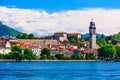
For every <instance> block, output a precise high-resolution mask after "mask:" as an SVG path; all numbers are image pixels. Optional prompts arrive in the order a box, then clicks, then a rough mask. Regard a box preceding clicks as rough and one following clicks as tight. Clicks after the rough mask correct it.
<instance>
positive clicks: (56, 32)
mask: <svg viewBox="0 0 120 80" xmlns="http://www.w3.org/2000/svg"><path fill="white" fill-rule="evenodd" d="M54 34H67V33H66V32H55V33H54Z"/></svg>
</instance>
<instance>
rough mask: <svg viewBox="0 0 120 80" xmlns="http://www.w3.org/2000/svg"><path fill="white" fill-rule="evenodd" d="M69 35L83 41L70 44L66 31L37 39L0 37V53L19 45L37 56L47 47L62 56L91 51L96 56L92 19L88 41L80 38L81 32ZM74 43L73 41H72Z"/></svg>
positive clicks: (7, 51)
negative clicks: (77, 43) (78, 43)
mask: <svg viewBox="0 0 120 80" xmlns="http://www.w3.org/2000/svg"><path fill="white" fill-rule="evenodd" d="M69 35H71V36H74V38H75V39H76V40H77V41H78V42H81V43H83V44H84V45H82V46H79V45H78V46H77V45H73V44H70V41H69V40H68V33H66V32H55V33H54V35H53V36H50V37H42V38H39V39H18V38H17V39H1V40H0V53H1V54H8V53H9V52H11V47H12V46H14V45H18V46H20V47H21V49H22V52H24V50H25V49H30V50H32V51H33V53H34V55H35V56H37V57H39V56H40V54H41V50H42V49H44V48H48V49H49V50H50V51H51V55H52V56H55V55H56V54H58V53H59V54H63V55H64V56H72V55H79V54H80V55H82V56H83V57H85V56H86V53H88V54H89V53H93V54H94V56H95V57H96V58H97V57H98V47H97V45H96V27H95V23H94V22H93V21H91V22H90V26H89V36H90V38H89V42H88V41H84V40H83V41H82V40H81V33H79V32H73V33H69ZM73 43H74V42H73Z"/></svg>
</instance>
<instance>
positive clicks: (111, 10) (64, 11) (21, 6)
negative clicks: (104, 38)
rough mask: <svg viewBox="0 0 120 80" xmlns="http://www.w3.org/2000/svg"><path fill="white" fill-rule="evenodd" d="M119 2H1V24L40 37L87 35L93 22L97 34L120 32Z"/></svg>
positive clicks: (114, 0) (49, 0)
mask: <svg viewBox="0 0 120 80" xmlns="http://www.w3.org/2000/svg"><path fill="white" fill-rule="evenodd" d="M119 3H120V0H0V21H2V22H3V23H4V24H6V25H9V26H11V27H12V28H14V29H17V30H19V31H21V32H26V33H34V34H35V35H37V36H45V35H52V34H53V33H54V32H60V31H64V32H68V33H69V32H80V33H82V34H84V33H88V31H89V30H88V28H89V23H90V21H91V18H93V19H94V22H95V24H96V29H97V33H100V34H102V33H103V34H105V35H111V34H115V33H118V32H120V5H119Z"/></svg>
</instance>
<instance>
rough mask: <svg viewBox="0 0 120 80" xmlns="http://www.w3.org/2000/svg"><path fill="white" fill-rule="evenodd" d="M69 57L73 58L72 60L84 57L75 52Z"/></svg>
mask: <svg viewBox="0 0 120 80" xmlns="http://www.w3.org/2000/svg"><path fill="white" fill-rule="evenodd" d="M71 59H73V60H80V59H84V57H83V56H81V55H79V54H77V55H72V56H71Z"/></svg>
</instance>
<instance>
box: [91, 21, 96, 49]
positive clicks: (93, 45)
mask: <svg viewBox="0 0 120 80" xmlns="http://www.w3.org/2000/svg"><path fill="white" fill-rule="evenodd" d="M89 48H90V49H95V48H96V27H95V22H94V21H93V19H92V20H91V22H90V26H89Z"/></svg>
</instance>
